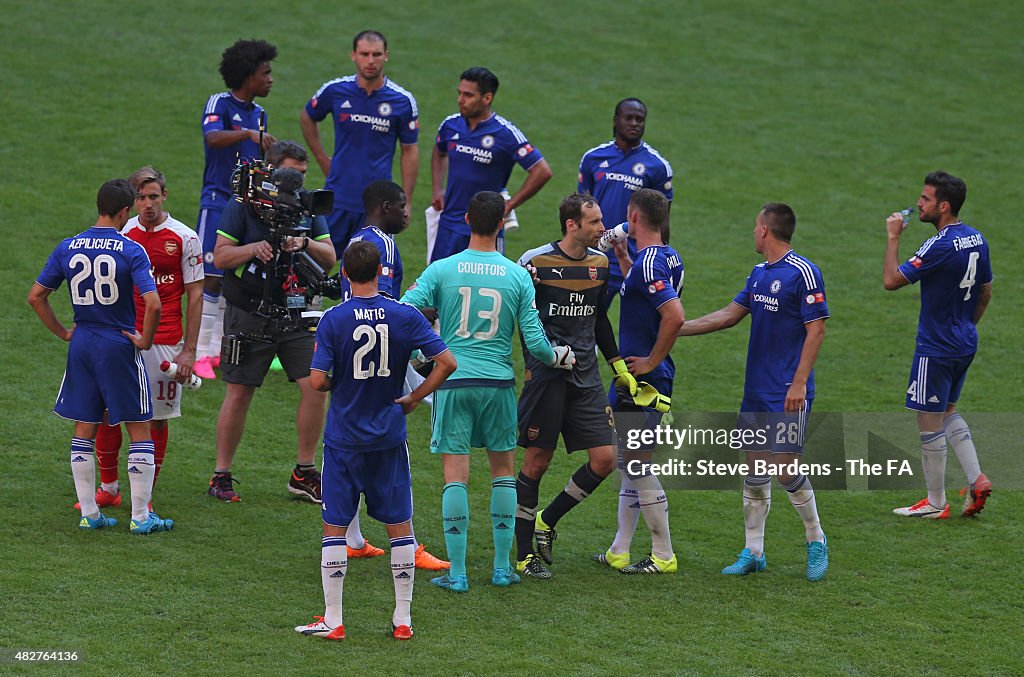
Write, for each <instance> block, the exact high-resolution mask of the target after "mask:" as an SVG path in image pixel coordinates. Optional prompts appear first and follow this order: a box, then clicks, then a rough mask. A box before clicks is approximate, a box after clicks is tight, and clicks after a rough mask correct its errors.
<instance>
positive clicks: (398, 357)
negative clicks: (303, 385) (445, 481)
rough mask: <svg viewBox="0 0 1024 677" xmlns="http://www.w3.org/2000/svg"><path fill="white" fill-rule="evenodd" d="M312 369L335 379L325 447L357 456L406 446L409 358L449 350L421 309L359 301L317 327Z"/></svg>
mask: <svg viewBox="0 0 1024 677" xmlns="http://www.w3.org/2000/svg"><path fill="white" fill-rule="evenodd" d="M316 338H317V341H316V350H315V351H314V353H313V361H312V365H311V367H312V368H313V369H316V370H318V371H323V372H327V373H330V374H331V375H332V386H331V404H330V407H329V409H328V411H327V425H326V428H325V430H324V443H325V444H326V445H328V446H330V447H333V448H335V449H342V450H345V451H355V452H370V451H380V450H384V449H392V448H394V447H397V446H399V445H401V444H402V443H403V442H405V437H406V427H405V415H404V414H403V413H402V407H401V405H398V404H396V403H395V400H396V399H397V398H399V397H401V396H402V388H403V386H404V384H405V372H406V366H407V365H408V362H409V357H410V355H411V354H412V353H413V352H414V351H416V350H421V351H423V354H424V355H425V356H427V357H428V358H434V357H437V356H438V355H440V354H441V353H443V352H444V351H445V350H447V349H448V348H447V346H446V345H445V344H444V342H443V341H442V340H441V339H440V338H439V337H438V335H437V334H435V333H434V331H433V330H432V329H431V328H430V324H429V323H428V322H427V321H426V319H425V318H424V317H423V315H422V313H420V311H418V310H417V309H416V308H414V307H412V306H410V305H407V304H404V303H399V302H397V301H394V300H392V299H389V298H387V297H385V296H383V295H380V294H378V295H376V296H372V297H361V296H356V297H353V298H351V299H349V300H348V301H345V302H344V303H341V304H339V305H337V306H334V307H333V308H330V309H329V310H328V311H327V312H325V313H324V315H323V317H322V318H321V320H320V323H319V324H318V325H317V332H316Z"/></svg>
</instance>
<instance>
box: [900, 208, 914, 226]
mask: <svg viewBox="0 0 1024 677" xmlns="http://www.w3.org/2000/svg"><path fill="white" fill-rule="evenodd" d="M913 215H914V208H913V207H907V208H906V209H901V210H900V216H902V217H903V230H906V229H907V226H909V225H910V217H911V216H913Z"/></svg>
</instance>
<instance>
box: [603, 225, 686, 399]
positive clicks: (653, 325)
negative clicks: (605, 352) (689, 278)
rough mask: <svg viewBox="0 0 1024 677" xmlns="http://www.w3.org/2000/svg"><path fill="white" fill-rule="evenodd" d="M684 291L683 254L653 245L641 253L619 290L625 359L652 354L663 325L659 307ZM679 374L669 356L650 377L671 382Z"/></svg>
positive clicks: (620, 340) (620, 329) (620, 332)
mask: <svg viewBox="0 0 1024 677" xmlns="http://www.w3.org/2000/svg"><path fill="white" fill-rule="evenodd" d="M682 291H683V260H682V257H680V256H679V252H677V251H676V250H675V249H673V248H672V247H669V246H668V245H652V246H650V247H645V248H644V249H641V250H640V251H639V252H638V253H637V258H636V260H635V261H634V262H633V266H632V267H631V268H630V269H629V272H628V273H626V279H625V281H624V282H623V283H622V289H621V290H620V291H619V294H620V295H621V296H622V307H621V308H620V309H619V352H620V353H622V355H623V356H643V355H650V353H651V349H652V348H653V347H654V344H655V343H656V342H657V340H658V329H659V328H660V326H661V313H659V312H658V308H660V307H661V306H662V305H663V304H665V303H668V302H670V301H672V300H674V299H678V298H679V295H680V294H681V293H682ZM675 373H676V367H675V363H674V362H672V357H671V356H669V357H666V358H665V359H664V360H663V361H662V362H661V364H659V365H658V366H656V367H655V368H654V369H653V370H652V371H651V372H650V375H651V377H654V378H657V377H663V378H667V379H669V380H671V379H672V378H674V377H675Z"/></svg>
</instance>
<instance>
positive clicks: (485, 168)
mask: <svg viewBox="0 0 1024 677" xmlns="http://www.w3.org/2000/svg"><path fill="white" fill-rule="evenodd" d="M435 145H436V147H437V151H438V152H439V153H440V154H441V155H446V156H448V186H447V188H446V189H445V193H444V210H443V211H442V212H441V221H440V227H441V228H447V229H448V230H451V231H453V232H456V233H458V234H460V235H469V224H467V223H466V210H467V209H468V208H469V201H470V200H471V199H472V198H473V196H474V195H476V194H477V193H479V192H480V191H483V190H491V191H495V192H500V191H502V190H504V189H505V188H506V186H507V185H508V179H509V177H510V176H511V175H512V168H513V167H515V166H516V165H517V164H518V165H519V166H520V167H522V168H523V169H525V170H527V171H529V170H530V168H531V167H533V166H534V165H535V164H537V163H538V162H540V161H541V160H543V159H544V156H543V155H541V154H540V151H539V150H537V149H536V148H534V147H533V146H532V145H530V142H529V141H528V140H527V139H526V136H525V135H524V134H523V133H522V132H521V131H519V128H518V127H516V126H515V125H514V124H512V123H511V122H509V121H508V120H506V119H505V118H503V117H501V116H500V115H497V114H493V115H491V117H489V118H487V119H486V120H484V121H482V122H480V123H479V124H477V126H476V129H472V130H471V129H470V128H469V123H468V122H467V121H466V119H465V118H464V117H462V116H461V115H449V116H448V117H447V118H445V120H444V122H442V123H441V126H440V127H439V128H438V130H437V138H436V139H435Z"/></svg>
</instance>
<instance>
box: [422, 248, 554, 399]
mask: <svg viewBox="0 0 1024 677" xmlns="http://www.w3.org/2000/svg"><path fill="white" fill-rule="evenodd" d="M402 302H403V303H410V304H412V305H414V306H416V307H417V308H429V307H435V308H437V313H438V319H439V320H440V322H441V338H442V339H443V340H444V342H445V344H447V345H448V348H449V349H450V350H451V351H452V354H453V355H454V356H455V359H456V360H458V362H459V366H458V368H457V369H456V370H455V373H454V374H452V375H451V376H450V377H449V378H448V380H447V381H446V382H445V384H444V385H443V386H442V388H460V387H468V386H512V385H515V375H514V373H513V371H512V336H513V333H514V330H515V325H516V323H518V324H519V331H520V333H521V334H522V336H523V341H524V342H525V344H526V347H527V349H528V350H529V351H530V353H532V354H533V355H534V356H535V357H536V358H537V359H539V360H540V361H541V362H544V363H545V364H552V363H553V362H554V361H555V353H554V351H553V350H552V349H551V343H550V342H549V341H548V339H547V336H546V335H545V334H544V327H543V326H541V323H540V316H539V315H538V314H537V309H536V307H535V305H534V293H533V280H532V278H531V277H530V274H529V273H528V272H526V270H525V269H524V268H522V267H521V266H519V265H517V264H516V263H514V262H512V261H510V260H509V259H507V258H505V257H504V256H503V255H502V254H500V253H499V252H480V251H474V250H472V249H466V250H464V251H462V252H460V253H458V254H456V255H454V256H449V257H448V258H446V259H441V260H440V261H435V262H434V263H432V264H430V265H429V266H428V267H427V269H426V270H424V271H423V274H422V275H420V277H419V279H417V280H416V283H415V284H414V285H412V286H411V287H409V290H408V291H407V292H406V293H405V295H404V296H403V297H402Z"/></svg>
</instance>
